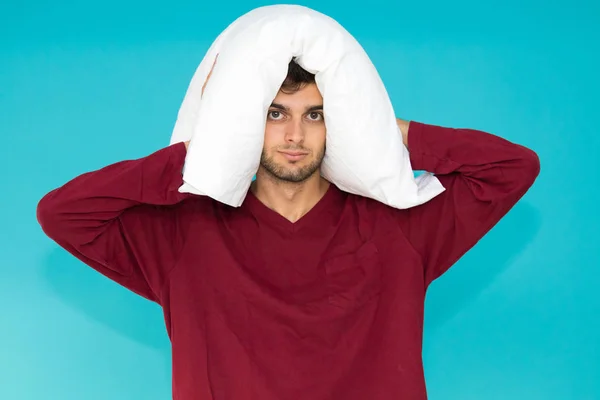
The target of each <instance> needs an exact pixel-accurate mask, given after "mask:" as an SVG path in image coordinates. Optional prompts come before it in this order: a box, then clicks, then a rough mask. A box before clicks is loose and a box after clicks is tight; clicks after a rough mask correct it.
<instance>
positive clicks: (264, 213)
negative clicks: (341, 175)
mask: <svg viewBox="0 0 600 400" xmlns="http://www.w3.org/2000/svg"><path fill="white" fill-rule="evenodd" d="M342 194H343V192H342V191H341V190H340V189H338V188H337V187H336V186H335V185H334V184H333V183H330V184H329V187H328V188H327V191H326V192H325V194H324V195H323V197H321V199H319V201H318V202H317V203H316V204H315V205H314V206H313V207H312V208H311V209H310V210H308V212H307V213H306V214H304V215H303V216H302V217H300V219H298V220H297V221H296V222H292V221H290V220H288V219H287V218H285V217H284V216H282V215H281V214H279V213H278V212H277V211H275V210H272V209H270V208H269V207H267V206H266V205H265V204H263V203H262V202H261V201H260V200H259V199H258V197H256V195H255V194H254V193H252V191H251V190H248V193H247V195H246V198H245V200H244V206H245V207H247V208H248V209H249V210H250V212H251V213H252V214H254V215H255V216H256V217H257V218H258V219H260V220H264V221H266V222H267V223H269V224H271V225H273V226H275V227H276V228H279V229H282V230H284V231H286V232H289V233H294V232H297V231H299V230H300V229H302V228H303V227H305V226H310V225H311V224H314V223H316V222H317V221H319V220H320V218H321V217H322V214H323V212H324V211H327V210H328V209H329V208H330V207H331V206H333V205H334V204H335V203H336V202H337V200H339V199H340V198H341V197H342Z"/></svg>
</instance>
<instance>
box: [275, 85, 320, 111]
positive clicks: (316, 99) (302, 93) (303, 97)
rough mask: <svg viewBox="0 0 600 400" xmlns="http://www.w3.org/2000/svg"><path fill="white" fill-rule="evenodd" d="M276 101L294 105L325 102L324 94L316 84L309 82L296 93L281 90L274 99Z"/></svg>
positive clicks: (300, 105)
mask: <svg viewBox="0 0 600 400" xmlns="http://www.w3.org/2000/svg"><path fill="white" fill-rule="evenodd" d="M273 102H274V103H279V104H283V105H286V106H289V107H290V108H294V107H307V106H314V105H319V104H323V96H321V92H320V91H319V89H318V88H317V85H315V84H309V85H305V86H304V87H302V88H301V89H300V90H298V91H297V92H295V93H291V94H290V93H284V92H282V91H281V90H280V91H279V92H277V96H275V98H274V99H273Z"/></svg>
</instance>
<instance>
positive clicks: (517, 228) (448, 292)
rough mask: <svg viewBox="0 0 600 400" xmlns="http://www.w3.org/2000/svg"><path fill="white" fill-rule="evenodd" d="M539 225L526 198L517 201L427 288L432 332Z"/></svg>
mask: <svg viewBox="0 0 600 400" xmlns="http://www.w3.org/2000/svg"><path fill="white" fill-rule="evenodd" d="M540 227H541V217H540V212H539V211H538V210H536V209H535V208H534V207H533V206H531V205H530V204H529V203H527V202H525V201H521V202H519V203H517V204H516V205H515V206H514V207H513V208H512V209H511V210H510V211H509V212H508V214H507V215H506V216H505V217H504V218H503V219H502V220H500V222H498V224H497V225H496V226H495V227H494V228H492V230H491V231H490V232H488V234H487V235H486V236H484V237H483V239H481V240H480V241H479V243H477V244H476V245H475V247H473V248H472V249H471V250H470V251H469V252H467V254H465V255H464V256H463V257H462V258H461V259H460V260H459V261H458V262H457V263H456V264H455V265H454V266H452V267H451V268H450V269H449V270H448V271H447V272H446V274H444V275H442V277H441V278H438V280H436V281H434V282H432V284H431V285H430V286H429V289H428V291H427V302H426V311H425V327H426V330H427V331H429V332H428V333H433V332H435V331H436V330H437V329H438V328H440V327H441V326H443V325H444V324H445V323H446V322H447V321H449V320H450V319H452V318H453V317H454V316H455V315H456V314H458V313H459V312H460V311H461V309H463V308H464V307H465V306H466V305H467V304H469V303H471V302H473V301H476V299H477V298H478V297H479V295H480V294H481V292H483V290H485V289H486V288H487V287H488V286H489V285H490V284H491V283H492V282H493V280H494V279H495V278H496V277H497V276H498V275H500V274H501V273H502V272H503V271H504V270H505V269H506V268H507V267H508V266H509V265H510V263H511V262H512V261H513V260H515V259H516V258H517V257H518V256H519V254H521V252H522V251H523V250H524V249H525V248H526V247H527V244H528V243H530V242H531V241H532V240H533V238H534V237H535V236H536V234H537V232H538V231H539V230H540Z"/></svg>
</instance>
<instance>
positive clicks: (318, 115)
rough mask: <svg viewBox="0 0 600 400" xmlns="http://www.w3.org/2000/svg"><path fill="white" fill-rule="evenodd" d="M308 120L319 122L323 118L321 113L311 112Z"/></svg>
mask: <svg viewBox="0 0 600 400" xmlns="http://www.w3.org/2000/svg"><path fill="white" fill-rule="evenodd" d="M309 115H310V119H311V120H313V121H321V120H322V119H323V118H325V117H324V116H323V113H320V112H317V111H313V112H311V113H310V114H309Z"/></svg>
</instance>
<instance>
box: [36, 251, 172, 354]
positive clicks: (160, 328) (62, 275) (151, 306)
mask: <svg viewBox="0 0 600 400" xmlns="http://www.w3.org/2000/svg"><path fill="white" fill-rule="evenodd" d="M56 246H57V247H56V248H55V249H54V250H53V251H52V252H51V253H50V254H49V256H48V258H47V260H46V262H45V263H44V265H43V269H42V273H43V276H44V277H45V278H46V279H47V281H48V283H49V284H50V287H51V288H52V289H53V291H54V292H55V293H56V297H57V298H58V299H60V300H61V301H63V302H64V303H65V304H67V305H68V306H69V307H71V308H73V309H75V310H77V311H78V312H81V313H83V314H84V315H85V316H86V317H89V318H91V319H92V320H94V321H97V322H100V323H101V324H103V325H105V326H107V327H108V328H110V329H112V330H113V331H115V332H117V333H118V334H120V335H123V336H126V337H127V338H129V339H131V340H133V341H135V342H138V343H141V344H143V345H145V346H148V347H151V348H153V349H158V350H162V351H165V352H169V351H170V341H169V337H168V335H167V331H166V327H165V322H164V319H163V314H162V308H161V307H160V306H159V305H157V304H156V303H153V302H151V301H149V300H146V299H144V298H143V297H141V296H139V295H137V294H135V293H133V292H130V291H129V290H128V289H125V288H124V287H122V286H120V285H118V284H117V283H115V282H113V281H111V280H110V279H108V278H106V277H104V276H103V275H101V274H100V273H98V272H96V271H95V270H94V269H92V268H91V267H88V266H87V265H86V264H84V263H82V262H81V261H79V260H78V259H77V258H75V257H74V256H72V255H71V254H70V253H68V252H67V251H65V250H63V249H62V248H60V247H58V245H56Z"/></svg>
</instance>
